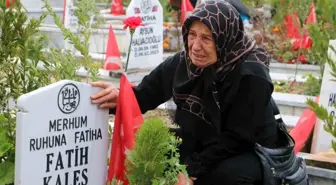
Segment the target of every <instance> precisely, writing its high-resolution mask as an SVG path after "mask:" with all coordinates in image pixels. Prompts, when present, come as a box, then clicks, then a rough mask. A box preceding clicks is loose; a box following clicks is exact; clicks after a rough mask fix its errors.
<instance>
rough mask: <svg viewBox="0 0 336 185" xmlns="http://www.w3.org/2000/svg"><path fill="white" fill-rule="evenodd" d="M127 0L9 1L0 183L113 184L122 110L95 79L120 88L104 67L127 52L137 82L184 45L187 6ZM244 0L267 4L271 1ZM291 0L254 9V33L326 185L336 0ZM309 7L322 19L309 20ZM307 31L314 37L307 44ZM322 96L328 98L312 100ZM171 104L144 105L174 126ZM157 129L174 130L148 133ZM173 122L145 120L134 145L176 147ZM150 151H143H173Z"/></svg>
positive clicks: (332, 166) (314, 175) (279, 97)
mask: <svg viewBox="0 0 336 185" xmlns="http://www.w3.org/2000/svg"><path fill="white" fill-rule="evenodd" d="M130 2H131V1H129V2H123V3H126V8H125V14H121V15H116V14H111V9H110V8H111V4H110V3H106V6H105V8H101V7H99V6H97V4H96V3H95V1H94V0H82V1H78V2H77V3H74V2H73V1H70V0H66V1H59V0H58V1H56V0H42V1H40V0H21V1H20V0H15V1H10V0H9V1H7V0H6V1H1V2H0V7H1V10H0V30H1V32H0V69H1V70H0V185H8V184H14V181H16V182H15V184H22V185H33V184H62V185H63V184H67V183H68V182H69V184H73V185H75V184H78V183H82V184H88V185H93V184H94V185H96V184H104V183H105V182H106V176H108V174H107V170H106V167H107V166H108V165H109V160H107V158H108V157H109V156H108V155H109V147H108V146H110V145H111V138H112V130H113V121H114V119H113V116H109V115H108V113H107V112H106V111H101V110H98V111H97V108H96V107H95V106H94V105H91V104H90V101H89V96H90V95H91V94H92V93H94V92H96V91H97V90H98V89H92V88H91V87H90V86H89V85H88V84H87V83H88V82H90V81H96V80H104V81H108V82H110V83H113V84H115V85H116V86H119V81H120V78H119V77H115V76H113V74H112V73H111V72H110V71H109V70H106V65H105V64H106V61H108V60H109V59H111V58H112V59H115V58H116V59H117V60H118V59H120V60H121V64H122V65H121V66H120V68H119V69H117V71H123V70H125V67H126V57H127V56H128V54H129V56H130V58H129V63H128V66H127V68H128V72H127V76H128V78H129V80H130V81H131V82H132V83H135V84H137V83H139V82H140V81H141V79H142V78H143V76H144V75H146V74H148V73H149V72H150V70H151V69H153V68H154V67H155V66H157V65H158V64H159V63H161V62H162V61H163V60H164V59H165V58H167V57H168V56H170V55H172V54H173V53H174V52H176V51H178V50H179V49H181V47H182V46H183V42H182V40H181V19H182V18H181V12H182V11H183V10H181V7H174V6H171V5H170V4H169V3H168V1H164V0H160V1H159V0H142V1H135V0H134V2H133V3H131V4H128V3H130ZM142 2H146V3H143V4H141V3H142ZM244 2H245V3H246V4H247V5H248V6H250V7H254V8H259V9H262V8H263V7H265V6H264V3H266V1H265V2H264V1H257V0H255V1H247V0H246V1H244ZM267 2H268V3H270V4H272V3H277V1H276V0H271V1H267ZM282 2H283V4H281V5H278V6H276V7H277V10H276V12H277V13H276V14H275V16H274V17H267V16H265V14H264V15H261V14H260V15H257V14H256V15H255V16H254V18H253V19H252V20H251V22H252V24H253V28H249V29H247V32H248V33H249V34H251V36H253V37H254V38H255V39H256V40H257V42H258V46H259V47H265V48H266V49H267V50H268V51H269V53H270V54H271V55H272V58H273V59H272V63H271V65H270V74H271V77H272V79H273V81H274V86H275V92H274V94H273V98H274V99H275V100H276V102H277V104H278V105H279V107H280V110H281V113H282V115H283V118H284V121H285V122H286V124H287V126H288V127H289V128H290V129H294V128H298V127H301V128H305V129H304V131H297V130H296V133H292V134H297V135H301V136H302V138H301V140H302V142H301V143H299V145H300V146H301V148H300V152H302V153H299V154H300V155H303V156H305V158H306V161H307V164H308V167H309V175H310V177H311V182H312V184H321V185H323V184H322V183H321V182H323V183H324V184H326V185H329V184H332V183H334V182H335V181H336V178H335V177H336V175H335V174H336V172H335V171H334V170H336V154H335V151H336V144H335V142H334V141H332V140H336V123H335V121H334V120H335V115H334V111H335V107H334V106H335V102H336V95H335V94H336V92H335V89H336V84H335V82H333V81H332V80H333V79H336V65H335V61H336V57H335V56H334V55H333V54H332V53H333V48H332V47H329V46H330V45H335V46H336V43H335V42H334V41H333V40H335V39H336V30H335V29H334V27H335V26H336V19H335V16H336V15H335V12H336V4H335V2H334V1H333V0H320V1H318V2H316V3H315V4H314V6H312V5H313V4H312V2H313V1H312V0H307V1H296V0H285V1H282ZM144 4H145V5H146V6H145V7H144V6H141V5H144ZM128 5H130V6H128ZM106 7H107V8H108V9H106ZM288 7H291V8H288ZM24 8H25V9H24ZM41 10H43V11H41ZM321 10H323V11H321ZM189 11H190V10H189ZM312 12H314V14H315V18H314V19H313V20H315V21H312V22H309V23H308V22H307V21H306V20H307V19H308V17H310V15H311V13H312ZM128 16H140V17H141V18H142V21H143V23H144V24H145V26H143V27H140V28H138V29H136V30H135V33H134V35H132V41H133V42H132V44H131V47H130V44H129V43H130V39H131V34H130V32H129V30H125V29H123V27H124V25H123V22H122V21H123V20H124V19H125V18H126V17H128ZM167 17H168V18H167ZM291 20H292V22H291ZM182 22H183V21H182ZM289 23H292V24H289ZM289 25H292V26H293V25H294V27H290V26H289ZM289 27H290V28H289ZM294 28H295V29H294ZM288 30H296V31H294V32H295V34H292V32H289V31H288ZM291 34H292V35H291ZM296 34H297V35H296ZM305 39H306V40H307V39H308V40H309V41H310V42H311V43H312V44H309V43H308V44H307V45H305V46H303V45H304V44H303V43H304V42H303V40H305ZM297 43H299V46H298V45H297ZM116 47H117V50H116V49H115V48H116ZM111 48H114V49H113V51H112V52H111ZM129 48H131V50H130V51H131V52H128V51H129ZM329 55H330V57H329ZM160 59H161V60H160ZM69 80H71V81H69ZM72 80H73V81H72ZM75 81H77V82H78V83H77V82H75ZM79 82H81V83H79ZM41 88H42V89H41ZM37 89H39V90H38V91H35V90H37ZM28 93H29V94H28ZM19 97H20V98H19ZM317 98H318V101H316V102H319V104H318V103H316V102H314V100H317ZM168 105H169V104H162V105H160V106H159V107H158V108H157V109H156V110H153V111H150V112H148V113H146V115H145V119H146V120H147V119H149V118H151V117H160V118H161V120H163V121H164V122H165V123H167V125H170V126H171V119H170V117H171V116H170V114H169V111H167V109H170V107H169V106H168ZM107 123H110V124H107ZM149 127H150V128H153V127H155V128H157V131H158V132H161V135H163V136H165V137H162V138H155V139H157V140H156V142H154V141H152V140H150V139H153V138H148V135H149V133H148V132H150V131H148V130H150V128H149ZM146 129H147V130H146ZM160 129H161V130H160ZM165 129H166V127H164V128H162V127H160V125H155V123H151V124H148V125H147V127H145V126H144V128H143V130H142V132H140V133H141V134H139V135H141V137H144V138H147V139H148V140H143V142H144V143H146V144H147V145H146V144H144V143H137V144H138V145H141V146H142V147H148V148H151V146H156V145H157V143H158V142H166V143H167V144H172V143H173V145H174V146H176V145H177V141H178V140H174V139H173V140H169V139H170V137H169V134H167V133H166V132H165V131H166V130H165ZM154 130H155V129H154ZM294 130H295V129H294ZM165 134H166V135H165ZM139 137H140V136H139ZM167 139H168V141H167ZM44 142H45V143H47V142H48V145H44V144H43V143H44ZM149 143H151V144H152V145H150V144H149ZM152 150H153V152H147V153H146V154H147V155H148V153H155V152H154V150H155V151H163V150H165V149H163V148H155V147H152ZM97 151H99V152H97ZM136 152H139V151H136ZM139 156H141V155H139ZM143 157H147V158H146V159H143V158H142V159H141V158H138V159H137V160H139V161H140V160H149V161H150V159H151V158H150V157H152V156H150V155H148V156H146V155H143ZM163 159H164V158H162V160H163ZM174 160H177V159H176V158H172V159H171V161H168V162H172V161H174ZM107 161H108V162H107ZM137 170H138V171H137V172H135V173H134V174H133V175H134V176H133V177H132V178H133V179H138V180H139V179H141V178H142V180H144V179H146V180H148V179H149V180H151V175H153V174H151V173H158V172H160V170H161V169H159V168H158V166H155V165H153V166H151V170H152V171H149V172H148V171H147V173H144V172H143V171H144V169H142V168H139V169H137ZM139 171H140V172H139ZM174 173H175V171H172V173H171V174H165V175H163V176H162V177H161V179H158V182H157V183H159V181H160V180H163V179H166V182H165V184H167V185H168V184H169V182H173V180H175V178H176V176H174ZM173 176H174V177H173ZM147 184H148V183H147ZM147 184H146V185H147ZM170 184H172V183H170Z"/></svg>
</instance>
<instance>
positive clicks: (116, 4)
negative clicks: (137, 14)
mask: <svg viewBox="0 0 336 185" xmlns="http://www.w3.org/2000/svg"><path fill="white" fill-rule="evenodd" d="M110 14H113V15H125V10H124V5H123V3H122V0H113V1H112V5H111V12H110Z"/></svg>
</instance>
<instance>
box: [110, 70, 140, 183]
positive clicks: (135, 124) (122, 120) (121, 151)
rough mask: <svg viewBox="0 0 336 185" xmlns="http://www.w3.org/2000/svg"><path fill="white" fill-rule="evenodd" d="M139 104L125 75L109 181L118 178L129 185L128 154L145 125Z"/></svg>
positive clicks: (114, 136)
mask: <svg viewBox="0 0 336 185" xmlns="http://www.w3.org/2000/svg"><path fill="white" fill-rule="evenodd" d="M143 121H144V119H143V117H142V114H141V111H140V108H139V104H138V102H137V100H136V97H135V95H134V92H133V89H132V86H131V84H130V82H129V81H128V80H127V77H126V76H125V75H124V74H123V75H122V76H121V79H120V90H119V98H118V102H117V112H116V116H115V121H114V130H113V137H112V146H111V149H112V150H111V155H110V165H109V169H108V177H107V178H108V179H107V180H108V181H109V182H110V181H112V179H113V178H116V179H117V180H119V181H122V182H123V185H128V184H129V182H128V180H127V179H126V177H125V172H126V168H125V159H126V152H127V151H128V150H132V148H133V146H134V144H135V133H136V131H137V130H138V128H139V127H140V126H141V124H142V123H143Z"/></svg>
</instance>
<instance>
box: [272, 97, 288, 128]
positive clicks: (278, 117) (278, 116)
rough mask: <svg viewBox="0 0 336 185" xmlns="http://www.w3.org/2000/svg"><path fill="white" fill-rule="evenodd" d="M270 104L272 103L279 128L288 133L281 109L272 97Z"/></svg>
mask: <svg viewBox="0 0 336 185" xmlns="http://www.w3.org/2000/svg"><path fill="white" fill-rule="evenodd" d="M270 102H271V105H272V108H273V114H274V117H275V120H276V122H277V123H278V126H279V127H280V129H283V130H284V131H286V132H288V130H287V127H286V124H285V122H284V121H283V119H282V117H281V114H280V109H279V107H278V105H277V104H276V103H275V100H274V99H273V97H271V100H270Z"/></svg>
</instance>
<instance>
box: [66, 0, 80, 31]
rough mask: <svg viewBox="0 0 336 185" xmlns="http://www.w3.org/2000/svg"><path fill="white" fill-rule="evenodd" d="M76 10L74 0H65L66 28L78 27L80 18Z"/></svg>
mask: <svg viewBox="0 0 336 185" xmlns="http://www.w3.org/2000/svg"><path fill="white" fill-rule="evenodd" d="M74 10H75V5H74V0H65V6H64V14H63V23H64V26H65V27H66V28H77V26H78V18H77V17H76V16H75V12H74Z"/></svg>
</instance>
